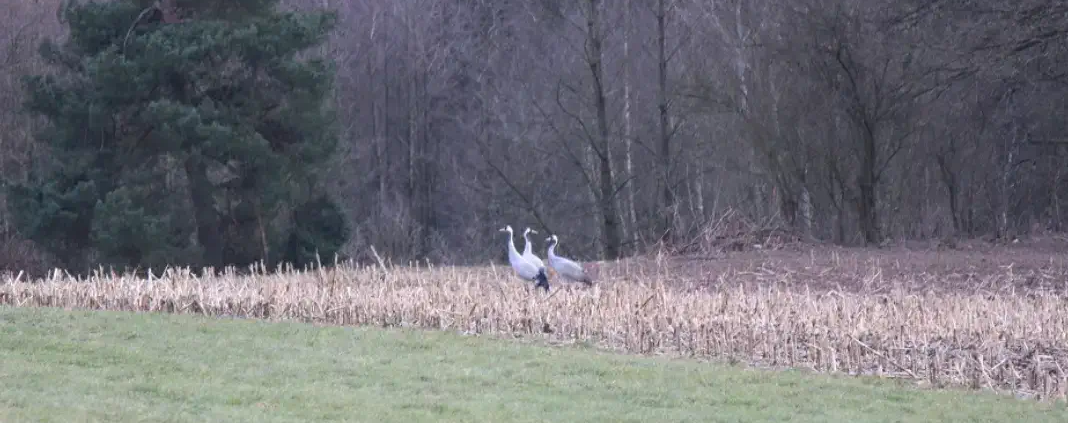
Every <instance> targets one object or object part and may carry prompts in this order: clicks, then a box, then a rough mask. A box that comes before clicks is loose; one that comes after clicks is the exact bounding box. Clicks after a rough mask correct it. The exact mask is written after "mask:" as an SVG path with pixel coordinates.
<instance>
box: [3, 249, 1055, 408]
mask: <svg viewBox="0 0 1068 423" xmlns="http://www.w3.org/2000/svg"><path fill="white" fill-rule="evenodd" d="M1058 251H1064V249H1061V248H1054V249H1046V250H1045V251H1043V250H1040V249H1028V248H1026V247H1021V248H1016V247H998V248H989V249H987V250H986V251H961V250H951V251H934V250H922V251H908V250H894V251H888V250H839V249H830V248H823V247H821V248H818V249H812V250H806V251H800V250H797V251H764V252H740V253H732V254H728V255H726V256H721V257H717V258H701V259H697V258H690V259H685V258H671V259H666V258H661V259H656V258H637V259H629V260H626V261H621V262H618V263H615V262H605V263H600V264H599V266H597V275H596V280H597V285H596V286H595V287H593V288H584V287H581V286H566V287H564V286H562V284H561V283H560V282H559V281H558V280H557V279H555V278H554V279H552V282H553V284H554V290H553V292H551V293H549V294H548V295H546V294H544V293H542V292H541V291H537V292H535V291H532V290H530V289H528V285H529V284H525V283H524V282H522V281H520V280H518V279H517V278H516V277H515V276H514V275H513V274H512V273H511V269H510V268H509V267H507V265H506V264H505V265H494V266H487V267H433V266H431V267H426V266H423V267H421V268H420V267H417V266H411V267H409V266H404V267H392V268H391V267H387V266H378V265H375V266H362V267H361V266H339V267H337V268H333V269H323V270H310V271H303V272H302V271H290V272H284V273H273V274H266V273H262V274H253V275H247V274H246V275H238V274H236V273H233V272H230V273H228V274H226V275H224V276H219V277H206V278H198V277H195V276H192V275H191V274H190V273H189V272H188V271H183V270H181V269H170V270H168V271H167V275H166V276H165V277H163V278H158V279H151V280H149V279H139V278H136V277H133V276H109V277H91V278H88V279H82V280H73V279H69V278H59V277H49V278H45V279H41V280H36V281H25V280H24V279H22V278H19V279H16V278H11V277H9V278H8V279H7V280H6V281H4V282H3V283H0V303H3V304H7V305H16V306H52V307H67V308H86V309H110V310H135V311H154V312H174V313H203V314H207V315H213V316H242V317H253V318H263V319H293V320H299V321H307V322H315V323H321V324H340V325H378V326H386V327H395V326H405V327H418V328H428V329H439V330H451V331H459V332H464V333H469V334H486V335H494V336H504V337H522V338H534V339H540V340H548V341H551V342H555V343H583V344H588V345H596V346H598V347H601V348H606V349H610V350H616V351H622V352H629V353H641V354H662V355H674V356H686V357H696V358H705V359H715V360H721V361H732V362H744V363H747V364H750V365H755V366H760V367H773V368H781V367H794V368H807V369H813V370H816V371H825V372H835V373H848V374H865V375H878V376H883V377H894V378H904V379H906V380H910V381H914V382H916V383H918V384H920V385H925V386H936V387H943V386H955V387H964V388H973V389H990V390H995V391H999V392H1004V393H1012V394H1015V395H1017V396H1021V397H1028V398H1036V399H1039V400H1065V399H1066V390H1068V374H1066V373H1065V369H1066V368H1068V332H1066V331H1068V263H1066V262H1065V257H1064V255H1063V253H1059V252H1058Z"/></svg>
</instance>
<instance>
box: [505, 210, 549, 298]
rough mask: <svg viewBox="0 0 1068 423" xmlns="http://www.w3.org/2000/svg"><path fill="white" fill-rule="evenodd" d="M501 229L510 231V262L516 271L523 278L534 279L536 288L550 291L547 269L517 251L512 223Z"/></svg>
mask: <svg viewBox="0 0 1068 423" xmlns="http://www.w3.org/2000/svg"><path fill="white" fill-rule="evenodd" d="M500 231H501V232H508V263H510V264H511V265H512V269H513V270H515V273H516V274H517V275H519V277H521V278H523V279H526V280H529V281H534V287H535V288H544V289H545V291H546V292H548V291H549V277H548V276H547V275H546V274H545V269H543V268H538V265H536V264H534V263H532V262H531V261H529V260H527V259H525V258H523V256H522V255H520V254H519V251H516V249H515V241H514V240H513V237H514V236H515V233H514V232H512V225H507V226H505V227H503V228H501V229H500Z"/></svg>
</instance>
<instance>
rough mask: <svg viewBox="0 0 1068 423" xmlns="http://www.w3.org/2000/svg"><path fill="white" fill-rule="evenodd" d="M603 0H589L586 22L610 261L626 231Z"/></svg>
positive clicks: (605, 239)
mask: <svg viewBox="0 0 1068 423" xmlns="http://www.w3.org/2000/svg"><path fill="white" fill-rule="evenodd" d="M600 3H601V1H600V0H589V6H590V10H589V13H590V15H589V19H588V20H587V21H586V25H587V30H588V37H589V45H590V57H589V59H588V60H589V66H590V73H591V74H592V75H593V86H594V88H593V95H594V105H595V107H596V109H597V132H598V134H597V135H598V139H597V140H596V141H595V142H597V143H599V144H600V146H599V148H598V150H600V151H598V152H597V153H598V154H597V156H598V159H599V162H600V175H601V177H600V188H601V189H600V191H601V192H600V195H599V197H600V198H599V199H598V200H600V209H601V223H602V226H603V231H604V254H605V258H606V259H608V260H611V259H616V258H619V256H620V247H621V244H622V238H623V237H622V233H621V231H620V227H619V212H618V211H617V210H616V201H615V191H616V190H615V185H616V184H615V180H614V179H615V178H613V177H612V157H611V154H609V145H610V140H609V134H608V110H607V109H608V105H607V100H606V99H605V88H604V69H603V68H602V51H601V49H602V48H601V43H602V39H601V31H600V25H601V22H600V17H599V12H600V11H599V8H600V6H601V5H600Z"/></svg>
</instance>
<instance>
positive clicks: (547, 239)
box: [545, 235, 559, 244]
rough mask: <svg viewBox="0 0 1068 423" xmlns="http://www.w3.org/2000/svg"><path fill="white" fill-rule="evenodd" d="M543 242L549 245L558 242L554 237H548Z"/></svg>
mask: <svg viewBox="0 0 1068 423" xmlns="http://www.w3.org/2000/svg"><path fill="white" fill-rule="evenodd" d="M545 242H549V243H553V244H555V243H557V242H559V241H557V239H556V235H550V236H549V237H548V238H545Z"/></svg>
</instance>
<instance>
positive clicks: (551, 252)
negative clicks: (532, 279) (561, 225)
mask: <svg viewBox="0 0 1068 423" xmlns="http://www.w3.org/2000/svg"><path fill="white" fill-rule="evenodd" d="M546 254H547V255H548V256H550V257H552V256H555V255H556V241H549V251H548V253H546Z"/></svg>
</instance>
